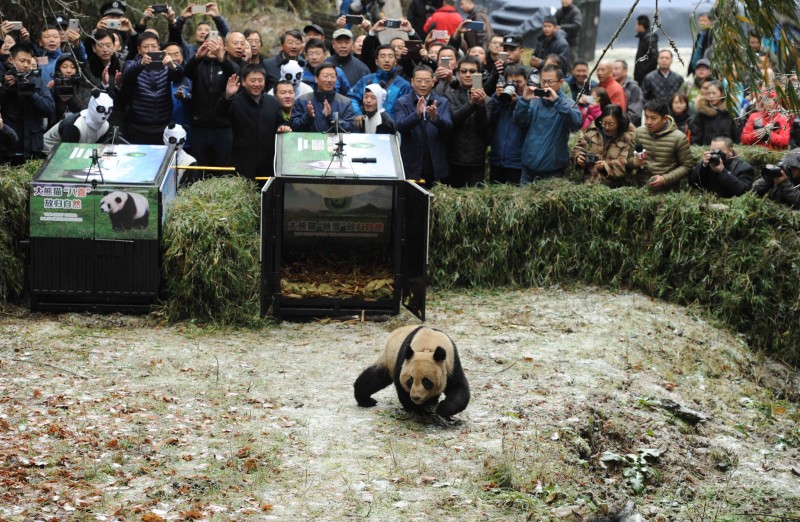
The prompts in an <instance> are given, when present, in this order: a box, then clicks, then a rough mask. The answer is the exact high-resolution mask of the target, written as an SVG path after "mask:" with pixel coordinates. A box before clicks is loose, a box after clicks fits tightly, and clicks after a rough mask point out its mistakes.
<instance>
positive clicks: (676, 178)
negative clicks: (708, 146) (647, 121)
mask: <svg viewBox="0 0 800 522" xmlns="http://www.w3.org/2000/svg"><path fill="white" fill-rule="evenodd" d="M633 142H634V144H639V145H641V146H642V147H643V148H644V150H646V151H647V161H646V162H645V164H644V166H642V167H637V166H636V164H635V163H634V155H633V153H634V150H635V146H634V147H631V149H630V153H629V154H628V167H629V168H631V169H632V170H633V171H634V172H635V173H636V182H637V184H638V185H639V186H640V187H641V186H644V185H646V184H647V182H648V180H649V179H650V177H651V176H656V175H659V176H664V182H665V184H666V188H667V189H669V188H677V187H678V185H680V182H681V180H682V179H683V178H685V177H686V176H687V175H688V174H689V172H691V170H692V167H693V166H694V163H695V161H694V157H693V156H692V152H691V150H690V148H689V140H688V139H687V138H686V134H684V133H682V132H681V131H679V130H678V128H677V127H676V126H675V120H673V119H672V116H667V124H666V125H665V126H664V128H663V129H661V130H660V131H658V132H656V133H655V134H650V133H649V132H648V131H647V129H646V128H645V127H638V128H637V129H636V132H635V133H634V134H633Z"/></svg>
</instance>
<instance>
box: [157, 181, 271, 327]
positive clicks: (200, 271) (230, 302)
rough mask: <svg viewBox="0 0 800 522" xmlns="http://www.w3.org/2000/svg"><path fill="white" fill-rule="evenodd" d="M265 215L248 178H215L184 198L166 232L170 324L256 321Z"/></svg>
mask: <svg viewBox="0 0 800 522" xmlns="http://www.w3.org/2000/svg"><path fill="white" fill-rule="evenodd" d="M259 214H260V210H259V199H258V193H257V192H256V190H255V187H254V185H253V183H252V182H250V181H247V180H245V179H244V178H239V177H236V178H231V177H225V178H215V179H209V180H206V181H201V182H198V183H195V184H194V185H192V186H191V187H189V188H188V189H186V190H182V191H181V192H180V193H179V196H178V197H177V198H176V199H175V201H174V203H173V206H172V207H171V209H170V211H169V213H168V215H167V221H166V226H165V227H164V249H165V250H164V258H163V259H164V262H163V274H164V279H165V281H166V294H167V297H166V299H165V301H164V305H163V311H164V313H165V315H166V317H167V318H168V319H169V320H172V321H174V320H180V319H193V320H198V321H213V322H216V323H221V324H241V323H245V324H247V323H251V322H253V321H255V319H256V318H257V317H258V281H259V276H258V272H259V259H258V252H259V244H258V241H259V235H258V227H259Z"/></svg>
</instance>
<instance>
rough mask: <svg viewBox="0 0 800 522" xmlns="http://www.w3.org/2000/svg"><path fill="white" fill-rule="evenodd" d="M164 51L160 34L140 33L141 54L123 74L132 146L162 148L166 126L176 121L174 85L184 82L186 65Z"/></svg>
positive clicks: (126, 132) (128, 129) (129, 135)
mask: <svg viewBox="0 0 800 522" xmlns="http://www.w3.org/2000/svg"><path fill="white" fill-rule="evenodd" d="M160 49H161V48H160V46H159V44H158V36H157V35H155V34H153V33H151V32H145V33H142V34H140V35H139V45H138V53H139V54H138V56H137V58H136V59H135V60H129V61H128V62H126V63H125V70H124V71H123V72H122V89H123V90H124V91H125V92H126V95H125V96H126V98H127V99H128V100H129V106H128V121H127V123H128V125H127V128H126V129H125V137H126V139H127V140H128V141H130V142H131V143H138V144H149V145H161V144H162V143H163V141H164V127H166V126H167V124H168V123H170V121H172V83H173V82H180V81H181V80H182V79H183V66H182V65H179V64H177V63H175V60H173V59H172V56H170V55H168V54H167V53H165V52H164V51H161V50H160Z"/></svg>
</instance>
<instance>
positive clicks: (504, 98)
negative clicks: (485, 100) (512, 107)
mask: <svg viewBox="0 0 800 522" xmlns="http://www.w3.org/2000/svg"><path fill="white" fill-rule="evenodd" d="M497 86H498V87H502V88H503V91H502V92H501V93H500V94H499V95H498V96H497V98H498V99H499V100H500V103H502V104H503V105H508V104H509V103H511V101H512V100H513V99H514V96H515V95H516V94H517V87H516V86H515V85H514V84H513V83H506V81H505V79H498V80H497Z"/></svg>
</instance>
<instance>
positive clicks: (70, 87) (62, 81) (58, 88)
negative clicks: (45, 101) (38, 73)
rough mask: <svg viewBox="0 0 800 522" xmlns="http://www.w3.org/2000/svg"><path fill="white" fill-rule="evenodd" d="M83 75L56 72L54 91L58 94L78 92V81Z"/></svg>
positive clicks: (65, 94) (67, 94)
mask: <svg viewBox="0 0 800 522" xmlns="http://www.w3.org/2000/svg"><path fill="white" fill-rule="evenodd" d="M80 80H81V77H80V75H78V74H73V75H71V76H64V75H63V74H61V73H56V74H55V76H53V92H54V93H55V95H56V96H74V95H75V94H76V93H77V92H78V83H79V82H80Z"/></svg>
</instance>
